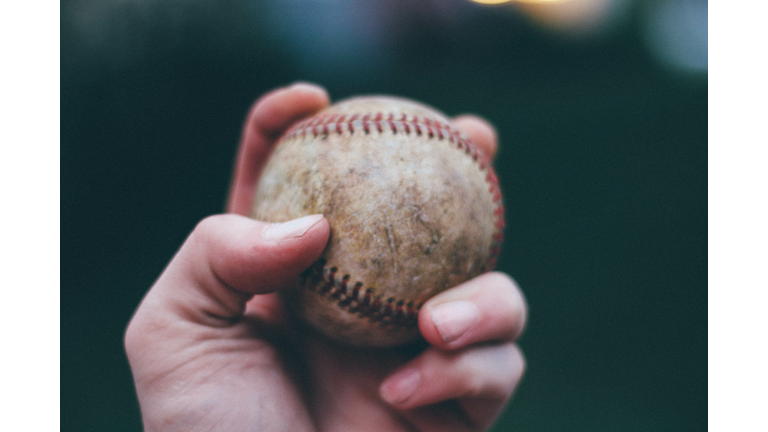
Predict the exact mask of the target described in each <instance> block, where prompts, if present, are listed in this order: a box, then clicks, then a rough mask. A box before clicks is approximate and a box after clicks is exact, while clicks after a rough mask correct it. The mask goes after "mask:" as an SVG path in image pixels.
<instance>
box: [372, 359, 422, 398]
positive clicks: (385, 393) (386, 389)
mask: <svg viewBox="0 0 768 432" xmlns="http://www.w3.org/2000/svg"><path fill="white" fill-rule="evenodd" d="M420 381H421V373H419V371H418V370H416V369H414V368H408V369H405V370H402V371H400V372H398V373H397V374H395V375H394V376H391V377H389V378H388V379H387V380H386V381H384V384H382V385H381V397H382V398H383V399H384V400H385V401H386V402H387V403H389V404H392V405H397V404H400V403H403V402H405V401H406V400H407V399H408V398H409V397H411V395H412V394H413V393H415V392H416V389H417V388H418V387H419V382H420Z"/></svg>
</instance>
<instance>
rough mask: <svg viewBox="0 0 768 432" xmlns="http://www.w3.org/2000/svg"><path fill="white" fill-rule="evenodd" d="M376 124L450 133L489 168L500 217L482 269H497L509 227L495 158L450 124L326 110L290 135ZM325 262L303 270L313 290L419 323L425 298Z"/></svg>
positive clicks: (379, 318) (375, 313) (390, 321)
mask: <svg viewBox="0 0 768 432" xmlns="http://www.w3.org/2000/svg"><path fill="white" fill-rule="evenodd" d="M398 126H400V127H398ZM374 128H375V129H376V130H377V131H378V132H379V133H384V130H385V129H389V131H391V132H392V133H393V134H397V133H398V131H402V132H404V133H405V134H406V135H410V134H412V133H415V134H416V135H417V136H422V135H427V136H428V137H429V138H437V139H438V140H443V139H445V140H447V141H448V142H450V143H454V144H455V145H456V147H457V148H458V149H460V150H463V151H464V152H465V153H466V154H467V155H469V156H470V157H471V158H472V160H474V161H475V162H476V163H477V165H478V167H479V168H480V170H481V171H487V172H488V173H487V175H486V176H485V181H486V182H487V183H488V192H489V193H490V194H491V198H492V200H493V203H494V204H495V205H496V208H495V209H494V211H493V214H494V216H495V217H496V224H495V227H496V232H495V233H494V234H493V237H492V243H491V247H490V256H489V257H488V262H487V264H486V266H485V267H483V268H482V269H481V271H486V270H488V271H490V270H493V269H494V268H495V267H496V264H497V262H498V258H499V254H500V253H501V243H502V241H503V240H504V227H505V223H504V201H503V198H502V196H501V189H500V188H499V179H498V177H497V176H496V172H495V171H494V169H493V167H492V166H491V164H490V159H489V158H488V157H487V156H486V155H485V154H484V153H483V152H482V151H481V150H479V149H478V148H477V147H475V145H474V144H473V143H472V142H471V141H470V140H469V139H468V138H467V137H466V136H464V135H463V134H462V133H461V132H459V131H458V130H456V129H455V128H453V126H451V125H450V124H446V123H443V122H441V121H438V120H435V119H431V118H426V117H422V116H418V115H414V116H410V118H409V116H408V115H407V114H402V115H401V116H399V118H398V119H396V118H395V114H394V113H390V114H387V115H385V114H384V113H381V112H378V113H375V114H365V115H363V116H362V117H361V116H360V115H359V114H352V115H351V116H347V115H346V114H341V115H339V114H327V115H320V116H317V117H313V118H310V119H307V120H304V121H301V122H299V123H297V124H296V125H294V126H293V127H292V128H291V129H289V130H288V132H287V133H286V135H285V138H286V139H289V138H304V137H306V136H307V135H308V134H312V136H314V137H318V136H320V135H322V136H327V135H329V134H331V133H335V134H338V135H342V134H344V133H345V132H347V131H348V132H349V133H350V134H354V133H355V132H356V131H362V132H363V133H365V134H370V133H371V132H372V130H373V129H374ZM325 264H326V260H325V259H324V258H321V259H320V260H318V261H317V262H315V264H313V265H312V267H310V268H309V269H307V270H306V271H304V272H303V273H302V279H303V285H307V283H308V282H309V289H310V290H312V291H315V292H318V293H319V294H320V295H326V296H327V297H328V299H329V300H331V301H335V302H336V303H337V304H338V305H339V306H340V307H341V308H343V309H347V311H348V312H350V313H356V314H359V315H360V316H361V317H367V318H368V319H370V321H371V322H380V323H381V324H382V325H383V326H389V325H391V326H394V327H405V328H413V327H415V326H416V325H417V324H418V315H419V309H421V306H422V304H421V303H420V304H417V305H415V304H414V303H413V302H407V303H406V302H405V301H404V300H402V299H401V300H396V299H395V298H394V297H390V298H389V299H386V300H384V299H383V298H382V297H381V295H380V294H376V291H375V289H374V288H367V289H366V290H365V291H362V287H363V283H362V282H356V283H355V284H354V286H353V287H352V288H350V287H349V280H350V275H344V276H343V277H341V278H337V277H336V273H337V271H338V269H337V268H336V267H333V268H330V269H328V268H326V267H325Z"/></svg>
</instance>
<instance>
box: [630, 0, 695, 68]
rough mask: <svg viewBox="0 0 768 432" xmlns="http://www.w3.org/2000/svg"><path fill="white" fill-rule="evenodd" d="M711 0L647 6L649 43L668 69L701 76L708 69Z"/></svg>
mask: <svg viewBox="0 0 768 432" xmlns="http://www.w3.org/2000/svg"><path fill="white" fill-rule="evenodd" d="M708 10H709V6H708V2H707V0H666V1H659V2H651V3H648V4H646V9H645V14H644V23H643V24H644V33H645V40H646V42H647V44H648V48H649V49H650V51H651V53H652V54H653V55H654V56H655V57H656V58H657V59H658V60H659V61H660V62H661V63H662V64H663V65H665V66H667V67H669V68H672V69H674V70H677V71H680V72H687V73H694V74H701V73H706V72H707V69H708V67H707V65H708V57H709V56H708V35H709V29H708Z"/></svg>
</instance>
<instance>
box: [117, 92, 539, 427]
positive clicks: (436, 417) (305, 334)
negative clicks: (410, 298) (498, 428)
mask: <svg viewBox="0 0 768 432" xmlns="http://www.w3.org/2000/svg"><path fill="white" fill-rule="evenodd" d="M329 103H330V99H329V97H328V95H327V93H326V92H325V90H324V89H322V88H320V87H318V86H315V85H311V84H304V83H299V84H294V85H292V86H289V87H286V88H281V89H277V90H274V91H272V92H270V93H268V94H267V95H265V96H263V97H262V98H261V99H259V100H258V101H257V102H256V103H255V104H254V106H253V108H252V109H251V112H250V113H249V115H248V118H247V120H246V124H245V126H244V131H243V134H242V139H241V144H240V150H239V152H238V156H237V161H236V165H235V172H234V176H233V180H232V186H231V190H230V197H229V201H228V204H227V211H228V214H223V215H216V216H211V217H208V218H206V219H205V220H203V221H202V222H200V223H199V224H198V226H197V227H196V228H195V229H194V231H193V232H192V233H191V234H190V236H189V237H188V238H187V240H186V241H185V243H184V244H183V245H182V246H181V248H180V250H179V251H178V252H177V254H176V256H175V257H174V258H173V259H172V260H171V262H170V263H169V264H168V266H167V268H166V269H165V271H164V272H163V273H162V275H161V276H160V277H159V278H158V280H157V282H155V284H154V286H152V288H151V289H150V290H149V292H148V293H147V295H146V297H145V298H144V300H143V301H142V302H141V304H140V306H139V308H138V310H137V311H136V313H135V315H134V316H133V318H132V319H131V322H130V324H129V326H128V329H127V331H126V335H125V347H126V351H127V354H128V360H129V362H130V365H131V370H132V372H133V376H134V381H135V384H136V391H137V394H138V399H139V403H140V406H141V413H142V419H143V423H144V428H145V430H146V431H211V430H217V431H219V430H220V431H276V432H282V431H338V432H344V431H482V430H486V429H488V428H489V427H490V426H491V424H492V423H493V421H494V420H495V419H496V417H497V416H498V415H499V413H500V412H501V410H502V409H503V407H504V406H505V404H506V403H507V401H508V400H509V398H510V396H511V395H512V393H513V391H514V390H515V387H516V386H517V384H518V382H519V381H520V378H521V376H522V374H523V370H524V369H525V360H524V358H523V355H522V353H521V351H520V349H519V348H518V347H517V345H516V343H515V341H516V340H517V338H518V337H519V336H520V334H521V332H522V331H523V328H524V326H525V322H526V314H527V313H526V310H527V307H526V303H525V300H524V298H523V295H522V293H521V292H520V290H519V288H518V287H517V285H516V284H515V282H514V281H513V280H512V279H511V278H510V277H508V276H507V275H505V274H503V273H498V272H492V273H487V274H484V275H482V276H479V277H477V278H475V279H472V280H470V281H467V282H465V283H463V284H461V285H459V286H456V287H454V288H451V289H449V290H447V291H445V292H443V293H441V294H439V295H437V296H435V297H433V298H432V299H430V300H429V301H427V302H426V303H425V304H424V306H423V307H422V308H421V310H420V312H419V330H420V332H421V334H422V336H423V338H424V340H425V342H423V343H421V344H417V345H414V346H408V347H402V348H394V349H387V350H365V349H359V348H352V347H348V346H341V345H338V344H335V343H332V342H329V341H327V340H326V339H324V338H322V337H320V336H318V335H316V334H315V333H314V332H312V331H310V330H308V329H306V328H305V327H303V326H302V325H301V324H300V323H297V322H296V321H295V320H292V319H290V318H288V317H287V316H286V314H285V313H284V310H283V308H282V304H281V302H280V300H279V298H278V296H277V293H278V292H279V291H280V289H282V288H284V287H285V286H286V285H287V284H288V282H289V281H291V280H293V279H295V278H296V276H297V275H298V274H299V273H300V272H301V271H303V270H304V269H306V268H307V267H309V266H310V265H311V264H312V263H313V262H314V261H315V260H316V259H317V258H318V257H319V256H320V254H321V253H322V251H323V249H324V247H325V244H326V242H327V241H328V236H329V232H330V227H329V225H328V221H327V220H326V219H325V218H323V217H322V216H321V215H315V216H311V217H305V218H302V219H299V220H297V221H293V222H288V223H285V224H267V223H264V222H260V221H255V220H252V219H249V218H247V217H245V216H246V215H247V214H248V213H249V212H250V209H251V206H252V203H253V202H252V200H253V195H254V190H255V187H256V185H257V182H258V178H259V175H260V173H261V170H262V168H263V166H264V164H265V162H266V160H267V158H268V156H269V154H270V152H271V150H272V149H273V147H274V145H275V144H276V141H277V139H278V138H279V137H280V136H281V134H282V133H283V132H284V131H285V130H286V129H287V128H288V127H289V126H290V125H291V124H292V123H294V122H296V121H297V120H300V119H302V118H305V117H307V116H310V115H312V114H314V113H315V112H317V111H319V110H321V109H323V108H325V107H326V106H328V104H329ZM454 125H455V127H456V128H458V129H459V130H461V131H463V132H464V133H465V134H466V135H467V136H469V138H470V139H471V140H472V141H474V142H475V144H476V145H477V146H479V147H480V148H482V149H483V150H484V151H485V152H486V153H487V154H489V155H494V154H495V153H496V148H497V142H496V134H495V131H494V129H493V128H492V126H490V125H489V124H488V123H487V122H486V121H484V120H482V119H480V118H478V117H476V116H470V115H467V116H460V117H457V118H455V119H454Z"/></svg>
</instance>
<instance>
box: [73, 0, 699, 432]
mask: <svg viewBox="0 0 768 432" xmlns="http://www.w3.org/2000/svg"><path fill="white" fill-rule="evenodd" d="M707 11H708V5H707V1H706V0H643V1H635V0H560V1H557V0H550V1H534V0H526V1H501V0H483V1H480V0H478V1H476V2H472V1H469V0H443V1H437V0H419V1H416V0H370V1H365V2H363V1H353V0H263V1H247V0H220V1H204V0H165V1H162V2H161V1H155V0H62V1H61V269H62V270H61V294H62V295H61V429H62V430H65V431H140V430H141V419H140V413H139V410H138V404H137V401H136V397H135V394H134V390H133V385H132V379H131V375H130V370H129V368H128V364H127V360H126V359H125V355H124V352H123V347H122V335H123V331H124V328H125V326H126V324H127V322H128V320H129V319H130V316H131V314H132V313H133V311H134V309H135V308H136V306H137V305H138V303H139V301H140V300H141V298H142V296H143V295H144V293H145V292H146V290H147V289H148V288H149V287H150V286H151V284H152V283H153V281H154V279H155V278H156V277H157V276H158V275H159V274H160V272H161V271H162V270H163V268H164V266H165V265H166V264H167V262H168V261H169V260H170V258H171V257H172V255H173V254H174V252H175V251H176V249H177V248H178V247H179V245H180V244H181V243H182V242H183V241H184V239H185V237H186V236H187V234H188V233H189V232H190V231H191V230H192V229H193V227H194V226H195V224H196V223H197V222H198V221H199V220H200V219H202V218H204V217H205V216H207V215H211V214H214V213H220V212H222V210H223V206H224V201H225V197H226V193H227V187H228V183H229V178H230V173H231V165H232V162H233V160H234V155H235V150H236V146H237V143H238V139H239V135H240V127H241V125H242V122H243V119H244V117H245V115H246V112H247V110H248V109H249V107H250V105H251V104H252V103H253V101H254V100H255V99H256V98H258V97H259V96H260V95H261V94H263V93H265V92H267V91H269V90H271V89H273V88H275V87H278V86H283V85H286V84H289V83H291V82H293V81H297V80H304V81H312V82H316V83H318V84H321V85H323V86H325V87H326V88H327V89H328V90H329V92H330V94H331V96H332V98H333V99H335V100H336V99H340V98H344V97H347V96H351V95H356V94H370V93H389V94H395V95H400V96H405V97H409V98H413V99H416V100H420V101H423V102H425V103H428V104H431V105H433V106H435V107H437V108H438V109H440V110H442V111H444V112H446V113H447V114H449V115H456V114H460V113H465V112H472V113H476V114H479V115H481V116H483V117H485V118H487V119H488V120H490V121H491V122H492V123H493V124H494V125H495V126H496V127H497V129H498V133H499V139H500V144H501V150H500V152H499V155H498V157H497V159H496V168H497V171H498V173H499V177H500V181H501V186H502V190H503V192H504V195H505V202H506V208H507V212H508V217H507V230H506V235H505V238H506V240H505V241H506V243H505V245H504V249H503V252H502V256H501V260H500V264H499V269H500V270H502V271H505V272H507V273H509V274H511V275H512V276H513V277H515V279H516V280H517V281H518V282H519V284H520V286H521V287H522V289H523V291H524V292H525V294H526V296H527V299H528V302H529V306H530V319H529V324H528V329H527V331H526V333H525V334H524V336H523V337H522V339H521V341H520V345H521V347H522V349H523V351H524V352H525V354H526V358H527V361H528V370H527V373H526V375H525V377H524V379H523V381H522V383H521V385H520V387H519V389H518V391H517V393H516V394H515V395H514V397H513V400H512V401H511V403H510V404H509V406H508V408H507V410H506V411H505V413H504V415H503V416H502V418H501V419H500V420H499V422H498V424H497V426H496V427H495V428H494V430H496V431H508V430H510V431H511V430H515V431H561V430H568V431H701V430H705V429H706V427H707V352H706V350H707V328H706V325H707V315H706V313H707V111H708V109H707V99H708V95H707V64H708V61H707V52H708V48H707V39H708V37H707V36H708V28H707V25H708V24H707V21H708V17H707V15H708V12H707Z"/></svg>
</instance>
